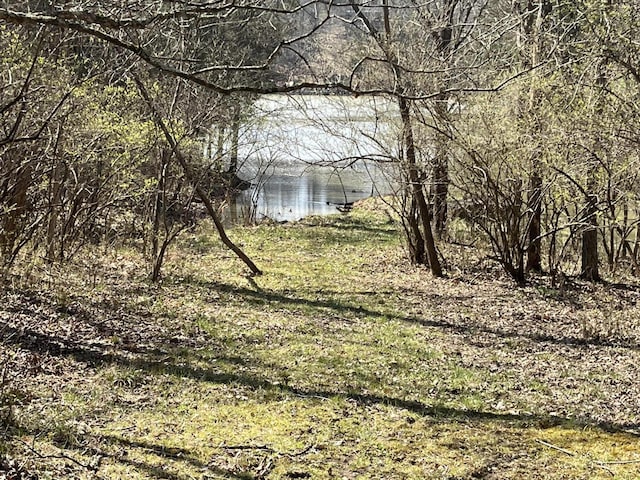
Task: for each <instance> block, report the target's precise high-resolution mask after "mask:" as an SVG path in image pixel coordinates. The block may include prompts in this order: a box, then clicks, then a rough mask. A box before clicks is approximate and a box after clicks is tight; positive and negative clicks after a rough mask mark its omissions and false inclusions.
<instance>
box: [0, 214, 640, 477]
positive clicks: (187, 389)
mask: <svg viewBox="0 0 640 480" xmlns="http://www.w3.org/2000/svg"><path fill="white" fill-rule="evenodd" d="M231 236H232V237H233V238H234V239H235V240H236V241H238V242H239V243H240V244H241V245H242V246H243V247H244V248H245V250H246V251H247V253H249V254H250V256H251V257H252V258H253V259H254V260H255V261H256V262H257V263H258V264H259V265H260V267H261V268H263V269H264V271H265V275H263V276H261V277H250V276H247V275H245V274H244V273H243V270H242V266H241V264H240V263H239V262H238V261H237V260H236V259H235V258H234V257H233V256H232V255H231V254H230V253H229V252H227V251H225V250H224V249H223V248H222V247H221V246H220V245H219V243H218V242H217V241H216V240H215V237H214V236H213V233H212V232H211V231H210V230H209V229H208V228H206V227H203V228H201V229H200V230H199V231H197V232H193V233H191V234H189V235H186V236H184V237H183V238H182V239H181V241H180V244H179V245H178V246H177V247H176V248H175V249H174V250H173V251H172V253H171V254H170V257H169V258H168V260H167V264H166V265H167V266H166V272H165V276H164V278H163V281H162V283H161V284H160V285H151V284H149V283H148V282H147V281H146V280H145V277H144V265H143V261H142V259H141V258H139V257H138V256H136V255H135V254H133V253H131V252H126V251H120V252H117V253H112V254H110V255H108V256H105V257H104V258H101V260H100V262H101V268H100V269H99V273H98V274H97V275H96V271H95V264H96V263H95V262H96V260H95V258H94V259H93V260H92V267H91V268H92V270H91V272H89V271H88V270H83V267H82V265H79V266H78V268H75V269H73V270H69V271H66V272H64V273H60V274H59V276H58V277H57V278H56V280H55V281H54V282H52V283H51V284H50V285H51V287H50V289H49V290H48V291H47V290H45V289H44V287H39V289H38V291H37V292H35V290H33V291H31V292H30V293H26V292H25V291H24V289H23V288H21V289H17V288H16V289H9V290H8V291H7V292H6V293H5V295H4V300H5V305H6V307H0V321H1V322H2V327H1V328H2V331H3V332H4V334H5V338H7V339H9V340H8V341H9V342H11V345H8V346H7V347H3V350H2V352H3V354H4V355H5V356H6V355H8V354H9V353H11V354H12V355H13V357H12V358H14V359H16V358H18V357H19V356H22V357H20V358H22V361H21V363H20V365H17V366H16V371H17V370H19V369H20V368H23V369H24V372H23V373H24V381H21V378H19V376H18V375H16V376H15V378H12V379H11V382H12V385H13V386H15V387H19V388H21V391H24V392H26V393H25V394H24V395H25V396H24V398H22V399H21V400H20V401H17V402H15V404H14V405H13V424H12V425H11V426H7V428H5V430H4V435H3V446H2V449H3V450H4V451H7V452H8V455H9V456H10V457H12V458H15V459H19V460H20V461H21V462H23V464H24V466H25V468H28V469H30V470H31V471H37V472H39V474H40V478H52V479H53V478H105V479H106V478H113V479H118V478H127V479H129V478H130V479H137V478H140V479H146V478H169V479H192V478H194V479H195V478H236V479H244V478H247V479H248V478H269V479H289V478H314V479H316V478H317V479H334V478H340V479H341V478H345V479H411V478H415V479H430V478H433V479H474V478H487V479H510V478H517V479H538V478H539V479H543V478H544V479H550V478H557V479H597V478H609V477H611V476H612V474H615V478H620V479H629V480H631V479H637V478H640V446H639V445H638V444H639V442H638V434H639V432H638V424H639V418H638V412H639V411H640V408H638V407H639V406H640V405H639V403H638V402H640V400H639V397H640V396H639V395H638V394H637V393H638V392H637V385H638V383H639V382H638V380H639V378H638V373H637V368H636V366H637V364H638V357H639V353H638V351H639V348H638V342H637V340H638V338H637V335H636V332H637V331H638V328H639V325H638V323H639V321H640V320H639V319H640V315H639V314H638V313H639V312H638V310H637V307H636V306H635V303H634V302H635V297H633V295H635V294H634V293H633V291H631V292H632V293H628V292H627V293H624V294H622V293H620V294H618V293H616V292H612V291H611V290H606V289H604V287H602V288H601V287H593V288H592V287H589V286H585V285H581V286H578V287H579V288H578V287H576V289H575V291H574V292H573V293H569V294H566V295H565V294H564V292H563V295H555V293H554V294H553V295H549V288H548V287H544V288H542V287H541V286H540V285H532V286H530V287H526V288H521V289H515V288H514V287H513V286H512V285H511V284H510V283H509V282H508V280H507V279H505V278H504V277H502V276H501V275H500V274H499V273H496V272H495V271H493V270H481V271H473V269H472V267H471V266H470V267H469V269H467V270H463V271H460V272H457V273H453V272H452V273H451V274H450V276H449V278H447V279H442V280H436V279H433V278H431V277H430V276H429V275H428V273H427V272H426V271H425V270H423V269H420V268H414V267H411V266H409V265H407V263H406V261H405V258H404V254H403V249H402V246H401V245H400V244H399V241H398V235H397V232H396V227H395V226H394V225H393V224H392V223H390V222H389V220H388V217H387V216H384V218H383V217H382V216H378V215H376V214H375V213H371V212H366V211H363V210H355V211H354V212H353V213H352V214H351V215H349V216H337V217H330V218H311V219H307V220H305V221H304V222H301V223H296V224H290V225H275V226H274V225H271V226H269V225H264V226H260V227H255V228H247V229H234V230H233V231H232V232H231ZM447 254H448V255H453V254H455V252H453V251H451V252H447ZM461 255H464V257H465V258H467V257H469V256H470V254H469V252H464V253H463V254H461ZM476 260H477V259H476ZM87 268H88V267H87ZM88 278H91V279H92V281H88V280H87V279H88ZM552 293H553V292H552ZM612 295H614V296H615V299H616V301H618V302H619V303H620V305H623V306H624V307H625V309H624V316H625V319H626V320H625V321H626V322H627V324H625V325H626V328H625V330H624V331H617V332H614V333H615V335H613V336H611V337H609V338H605V339H603V338H594V337H589V336H585V329H584V322H585V321H587V320H589V319H591V318H595V317H597V314H598V312H602V311H603V310H602V308H601V304H599V303H598V302H599V301H600V300H601V301H602V302H608V304H609V305H610V304H611V302H610V300H611V298H612V297H611V296H612ZM560 297H564V298H560ZM586 299H591V300H589V302H591V303H589V302H587V301H586ZM599 299H600V300H599ZM585 318H586V319H587V320H585ZM598 318H600V320H599V321H603V320H602V319H601V317H598ZM594 328H595V327H594ZM603 328H604V327H603ZM16 349H17V352H16ZM25 365H27V366H28V368H27V367H25ZM12 388H13V387H12Z"/></svg>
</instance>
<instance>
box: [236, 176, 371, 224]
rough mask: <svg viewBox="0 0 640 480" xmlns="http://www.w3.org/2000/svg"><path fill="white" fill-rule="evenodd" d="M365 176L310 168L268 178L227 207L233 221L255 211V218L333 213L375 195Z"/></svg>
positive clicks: (242, 193) (283, 219)
mask: <svg viewBox="0 0 640 480" xmlns="http://www.w3.org/2000/svg"><path fill="white" fill-rule="evenodd" d="M378 188H379V187H378V185H376V184H375V183H374V181H372V180H371V179H370V178H369V177H368V176H366V175H363V174H361V173H360V174H354V173H351V172H339V173H338V172H330V171H327V169H326V168H318V167H316V168H312V169H308V170H307V171H306V172H305V173H303V174H301V175H299V176H292V175H281V174H280V175H278V174H274V175H272V176H270V177H269V178H268V179H267V180H266V182H265V183H264V184H263V185H262V186H261V187H255V186H254V187H252V188H251V189H250V190H247V191H245V192H241V193H240V194H239V195H238V197H237V198H236V201H235V203H232V205H231V210H232V211H231V212H230V214H231V216H232V218H235V219H236V220H240V221H241V220H243V219H246V218H247V215H249V214H250V212H253V211H255V212H256V217H255V218H256V219H258V220H259V219H261V218H264V217H268V218H270V219H272V220H276V221H285V220H286V221H293V220H299V219H301V218H303V217H306V216H308V215H326V214H331V213H337V212H338V210H337V208H336V207H337V206H339V205H342V204H344V203H348V202H354V201H358V200H361V199H363V198H367V197H370V196H372V195H375V194H377V193H378Z"/></svg>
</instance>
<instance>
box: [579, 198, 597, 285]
mask: <svg viewBox="0 0 640 480" xmlns="http://www.w3.org/2000/svg"><path fill="white" fill-rule="evenodd" d="M597 201H598V200H597V196H596V195H589V198H588V200H587V202H588V203H587V211H586V215H585V219H586V221H587V223H588V226H587V227H586V228H585V229H584V231H583V232H582V272H581V273H580V277H582V278H583V279H585V280H589V281H591V282H597V281H598V280H600V272H599V268H598V267H599V260H598V220H597V218H596V212H597Z"/></svg>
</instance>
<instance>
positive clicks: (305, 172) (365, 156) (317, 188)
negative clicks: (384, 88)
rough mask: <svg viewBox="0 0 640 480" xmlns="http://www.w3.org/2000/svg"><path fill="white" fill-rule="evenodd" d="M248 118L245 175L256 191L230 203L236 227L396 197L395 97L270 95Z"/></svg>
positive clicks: (242, 143)
mask: <svg viewBox="0 0 640 480" xmlns="http://www.w3.org/2000/svg"><path fill="white" fill-rule="evenodd" d="M248 117H249V118H250V121H247V122H244V124H243V125H242V126H241V128H240V134H239V145H238V158H239V159H240V161H239V166H238V176H239V177H240V178H242V179H245V180H247V181H249V182H251V183H252V187H251V188H250V189H248V190H246V191H244V192H241V193H240V194H239V195H238V196H237V197H236V198H235V199H234V200H233V201H231V202H230V203H231V204H230V206H229V209H228V210H227V215H228V217H230V218H228V219H227V220H228V221H230V222H232V223H233V222H243V221H246V220H247V219H248V218H250V217H251V216H253V218H254V219H256V220H260V219H263V218H265V217H268V218H270V219H272V220H275V221H292V220H299V219H300V218H303V217H305V216H308V215H324V214H329V213H336V212H337V211H338V210H337V208H336V206H339V205H341V204H344V203H350V202H354V201H358V200H361V199H364V198H367V197H370V196H372V195H379V194H388V193H390V192H392V191H393V185H394V183H395V182H394V179H393V177H394V175H393V171H394V169H393V168H392V166H393V163H394V162H393V160H394V159H395V158H397V145H398V138H399V132H398V126H397V118H398V114H397V107H396V105H395V103H393V102H392V101H390V100H389V99H387V98H382V97H359V98H354V97H349V96H329V95H291V96H286V95H266V96H263V97H261V98H260V99H259V100H258V101H257V102H256V103H255V105H254V107H253V112H252V114H251V115H250V116H248Z"/></svg>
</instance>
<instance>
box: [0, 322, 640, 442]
mask: <svg viewBox="0 0 640 480" xmlns="http://www.w3.org/2000/svg"><path fill="white" fill-rule="evenodd" d="M3 328H4V329H5V331H7V330H8V331H9V332H10V333H12V336H13V338H14V339H15V340H17V341H19V339H20V338H25V337H24V336H25V335H26V338H30V339H31V340H30V341H28V342H26V343H22V342H20V344H21V345H22V347H23V348H28V349H34V350H36V351H37V352H42V351H46V352H48V353H50V354H53V355H70V356H71V357H73V358H74V359H75V360H77V361H79V362H83V363H86V364H89V365H91V366H100V365H113V364H115V365H118V366H124V367H128V368H134V369H138V370H142V371H146V372H148V373H150V374H164V375H171V376H174V377H176V378H190V379H193V380H197V381H201V382H207V383H212V384H219V385H236V386H242V387H247V388H249V389H252V390H257V389H260V390H264V391H268V392H271V393H272V394H273V396H274V397H278V396H281V397H282V398H283V399H284V398H286V397H287V396H290V395H293V396H296V397H302V398H332V397H341V398H346V399H349V400H351V401H354V402H356V403H357V404H358V405H362V406H367V405H389V406H393V407H396V408H401V409H404V410H407V411H409V412H412V413H415V414H417V415H420V416H423V417H433V418H435V419H436V420H437V419H441V418H445V419H448V420H460V421H463V420H464V421H477V422H502V423H513V424H516V425H522V426H523V427H524V426H530V425H540V426H562V427H566V428H573V429H581V428H583V427H584V426H587V425H589V426H595V427H598V428H600V429H602V430H605V431H609V432H625V433H630V434H633V435H640V424H636V423H611V422H600V421H590V420H588V419H587V420H586V421H576V420H574V419H570V418H564V417H560V416H553V415H535V414H510V413H497V412H491V411H482V410H467V409H456V408H449V407H443V406H441V405H428V404H426V403H423V402H420V401H415V400H410V399H405V398H396V397H393V396H383V395H377V394H372V393H363V392H359V391H349V390H341V389H335V390H331V389H309V388H299V387H297V386H295V385H288V384H283V383H276V382H273V381H271V380H269V379H267V378H263V377H260V376H257V375H251V374H239V373H235V372H219V371H215V370H212V369H206V368H201V367H198V366H192V365H188V364H184V363H182V362H180V363H176V362H170V361H167V360H164V361H162V362H160V361H158V359H156V358H153V356H151V358H150V357H149V356H138V357H135V358H131V357H130V356H128V355H126V354H124V353H123V352H106V351H104V350H102V349H100V348H88V347H87V346H85V345H81V344H69V345H64V344H61V342H60V340H59V339H57V338H55V337H50V336H47V335H43V334H40V333H33V332H32V333H29V332H17V331H15V330H14V331H12V328H11V327H7V326H6V325H4V326H3V324H2V323H1V322H0V330H2V329H3ZM178 358H179V356H178ZM637 431H638V433H637Z"/></svg>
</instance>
